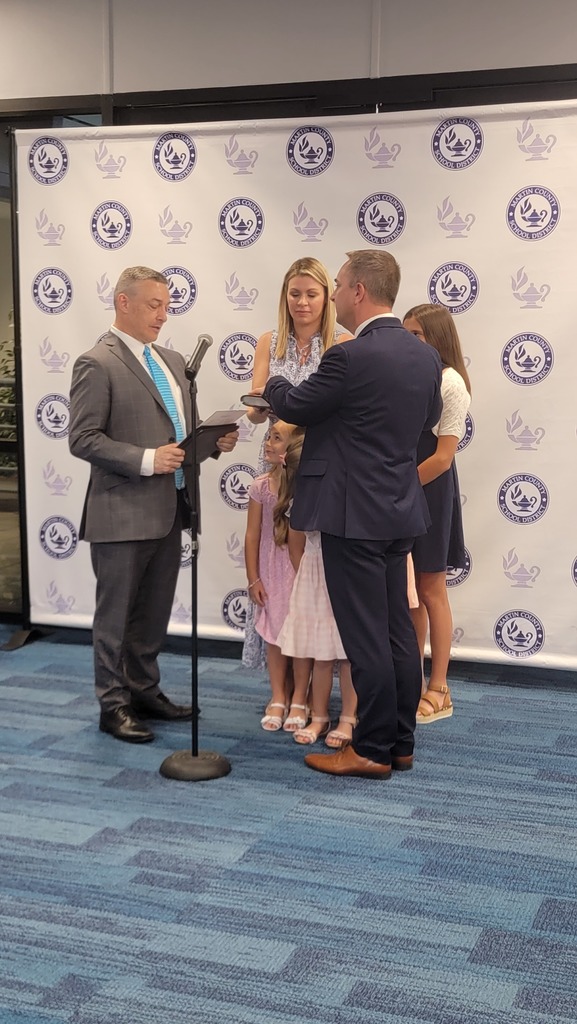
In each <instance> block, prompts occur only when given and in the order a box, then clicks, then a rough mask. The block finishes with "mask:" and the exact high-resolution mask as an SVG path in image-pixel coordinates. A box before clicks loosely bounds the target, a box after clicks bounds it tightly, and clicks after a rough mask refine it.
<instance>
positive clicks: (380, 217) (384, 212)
mask: <svg viewBox="0 0 577 1024" xmlns="http://www.w3.org/2000/svg"><path fill="white" fill-rule="evenodd" d="M406 220H407V214H406V211H405V207H404V206H403V204H402V202H401V201H400V199H397V197H396V196H392V195H390V193H389V192H374V193H373V195H372V196H367V198H366V199H365V200H363V202H362V203H361V205H360V206H359V209H358V210H357V227H358V229H359V231H360V233H361V235H362V236H363V238H364V239H365V241H367V242H371V244H372V245H389V244H390V242H394V241H395V239H397V238H398V237H399V235H402V233H403V231H404V230H405V224H406Z"/></svg>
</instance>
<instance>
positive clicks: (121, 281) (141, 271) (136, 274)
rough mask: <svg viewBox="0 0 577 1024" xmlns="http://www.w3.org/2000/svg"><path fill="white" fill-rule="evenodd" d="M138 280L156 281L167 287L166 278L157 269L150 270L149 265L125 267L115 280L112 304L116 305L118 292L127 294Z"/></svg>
mask: <svg viewBox="0 0 577 1024" xmlns="http://www.w3.org/2000/svg"><path fill="white" fill-rule="evenodd" d="M140 281H158V283H159V284H164V285H166V287H167V288H168V278H166V277H165V276H164V274H161V273H160V271H159V270H152V269H151V267H127V268H126V270H123V271H122V273H121V275H120V277H119V278H118V281H117V282H116V288H115V289H114V305H116V299H117V297H118V296H119V295H120V294H122V295H129V294H130V292H131V291H133V290H134V286H135V285H136V284H139V282H140Z"/></svg>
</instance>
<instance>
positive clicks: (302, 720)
mask: <svg viewBox="0 0 577 1024" xmlns="http://www.w3.org/2000/svg"><path fill="white" fill-rule="evenodd" d="M293 708H298V709H299V711H304V715H291V711H292V709H293ZM308 720H309V709H308V708H307V706H306V704H291V706H290V708H289V714H288V718H287V719H285V723H284V725H283V729H284V730H285V732H296V731H297V729H304V728H305V726H306V724H307V722H308Z"/></svg>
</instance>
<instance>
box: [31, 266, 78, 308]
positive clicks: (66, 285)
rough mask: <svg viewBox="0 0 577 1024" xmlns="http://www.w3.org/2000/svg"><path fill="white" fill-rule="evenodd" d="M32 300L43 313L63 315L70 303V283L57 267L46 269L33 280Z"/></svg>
mask: <svg viewBox="0 0 577 1024" xmlns="http://www.w3.org/2000/svg"><path fill="white" fill-rule="evenodd" d="M32 298H33V300H34V305H35V306H37V307H38V309H40V310H41V311H42V312H43V313H49V314H52V315H56V314H58V313H64V312H65V311H66V310H67V309H68V307H69V305H70V303H71V302H72V282H71V281H70V278H69V277H68V275H67V274H65V273H64V271H63V270H60V269H59V268H58V267H46V269H45V270H41V271H39V273H38V274H37V275H36V277H35V278H34V281H33V283H32Z"/></svg>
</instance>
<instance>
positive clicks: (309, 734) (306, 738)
mask: <svg viewBox="0 0 577 1024" xmlns="http://www.w3.org/2000/svg"><path fill="white" fill-rule="evenodd" d="M315 722H317V723H318V727H317V726H316V725H314V723H315ZM330 727H331V720H330V718H325V717H323V718H321V717H320V716H317V715H313V717H312V718H311V720H310V722H309V724H308V725H307V727H306V729H296V730H295V732H293V740H294V741H295V743H302V744H307V743H316V742H317V740H320V739H321V737H322V736H326V734H327V732H328V731H329V729H330Z"/></svg>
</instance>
